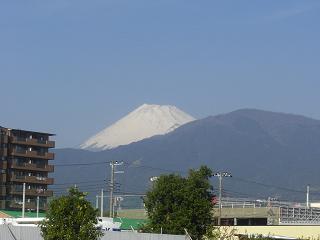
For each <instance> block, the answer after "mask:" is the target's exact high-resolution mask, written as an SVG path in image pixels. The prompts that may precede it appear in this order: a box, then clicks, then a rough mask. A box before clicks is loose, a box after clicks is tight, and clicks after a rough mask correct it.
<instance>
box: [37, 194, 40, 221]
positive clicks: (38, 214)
mask: <svg viewBox="0 0 320 240" xmlns="http://www.w3.org/2000/svg"><path fill="white" fill-rule="evenodd" d="M39 200H40V198H39V196H37V218H38V217H39Z"/></svg>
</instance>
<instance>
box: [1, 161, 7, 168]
mask: <svg viewBox="0 0 320 240" xmlns="http://www.w3.org/2000/svg"><path fill="white" fill-rule="evenodd" d="M0 169H7V162H6V161H1V160H0Z"/></svg>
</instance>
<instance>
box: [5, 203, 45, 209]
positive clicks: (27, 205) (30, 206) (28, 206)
mask: <svg viewBox="0 0 320 240" xmlns="http://www.w3.org/2000/svg"><path fill="white" fill-rule="evenodd" d="M9 208H14V209H22V202H14V201H11V202H10V203H9ZM25 209H32V210H36V209H37V204H36V203H35V202H26V203H25ZM39 209H40V210H47V209H48V205H47V204H44V203H42V204H40V205H39Z"/></svg>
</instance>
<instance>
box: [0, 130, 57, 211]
mask: <svg viewBox="0 0 320 240" xmlns="http://www.w3.org/2000/svg"><path fill="white" fill-rule="evenodd" d="M51 136H53V134H49V133H41V132H33V131H25V130H20V129H9V128H4V127H1V126H0V208H1V209H21V208H22V199H23V183H25V184H26V190H25V209H26V210H28V209H30V210H34V209H36V208H37V199H38V200H39V209H40V210H46V208H47V200H48V197H52V196H53V191H52V190H48V185H51V184H53V178H49V177H48V174H49V173H50V172H53V171H54V166H53V165H51V164H49V161H50V160H53V159H54V153H51V152H49V149H50V148H54V146H55V142H54V141H51V140H50V137H51Z"/></svg>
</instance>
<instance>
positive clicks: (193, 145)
mask: <svg viewBox="0 0 320 240" xmlns="http://www.w3.org/2000/svg"><path fill="white" fill-rule="evenodd" d="M56 151H57V150H56ZM57 152H58V153H57V162H62V161H64V160H66V159H68V161H71V162H72V161H74V159H77V160H79V159H81V161H83V162H85V163H88V161H89V160H90V161H93V162H94V161H102V160H104V161H108V160H118V161H124V162H125V163H126V164H125V166H126V167H125V169H124V170H125V172H126V174H124V176H123V178H124V179H123V188H124V189H123V190H124V191H125V190H127V191H129V190H131V189H132V188H136V189H139V191H145V189H147V188H148V186H149V185H148V179H149V178H150V177H151V176H157V175H159V174H163V173H168V172H166V171H164V170H165V169H167V170H171V171H173V172H174V171H176V172H187V171H188V169H190V168H197V167H199V166H200V165H207V166H209V167H210V168H212V169H213V170H214V171H220V170H223V171H230V172H231V173H232V175H233V176H234V178H232V179H226V182H225V188H226V191H229V192H230V193H229V195H231V196H232V192H233V193H234V192H241V194H242V195H249V196H255V197H267V196H279V197H282V198H287V197H288V196H290V198H292V199H291V200H294V199H303V198H304V197H305V194H301V193H299V192H289V193H288V192H286V191H285V190H283V189H281V188H280V187H274V188H272V187H266V186H263V185H261V184H260V185H259V184H253V183H249V182H250V181H251V180H252V181H255V182H260V183H264V184H265V185H270V186H282V188H283V187H285V188H287V189H304V187H305V186H306V185H307V184H311V186H313V188H314V189H320V185H319V184H318V183H319V182H320V176H319V174H318V169H319V168H320V161H319V156H320V121H319V120H316V119H312V118H307V117H304V116H301V115H293V114H287V113H286V114H283V113H275V112H269V111H260V110H252V109H250V110H248V109H245V110H238V111H233V112H230V113H226V114H220V115H216V116H209V117H207V118H204V119H200V120H196V121H193V122H189V123H187V124H184V125H183V126H181V127H179V128H177V129H175V130H174V131H172V132H170V133H168V134H166V135H159V136H154V137H151V138H148V139H144V140H142V141H139V142H135V143H131V144H129V145H125V146H119V147H117V148H114V149H110V150H104V151H101V152H97V153H87V152H85V153H83V152H77V150H72V151H68V153H67V152H66V151H64V150H58V151H57ZM79 169H81V168H79ZM142 169H143V171H141V170H142ZM161 169H162V170H161ZM79 171H80V170H79ZM90 171H91V172H90ZM90 171H89V172H88V173H86V177H87V178H90V176H91V177H92V176H100V177H106V170H105V168H103V169H102V170H101V169H97V168H95V167H94V166H93V167H92V169H91V170H90ZM82 172H84V170H83V171H82ZM55 174H57V175H59V176H61V175H64V174H66V173H63V172H60V173H59V171H58V170H57V172H56V173H55ZM107 174H108V172H107ZM70 177H76V176H70ZM78 177H79V176H78ZM82 177H84V176H80V178H78V180H79V179H81V178H82ZM239 179H247V182H241V180H239ZM82 180H83V179H82ZM212 181H214V179H212ZM214 184H215V183H214ZM233 195H235V196H239V195H237V194H233ZM317 196H318V197H319V198H320V195H316V193H314V197H317ZM311 197H312V194H311Z"/></svg>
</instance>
